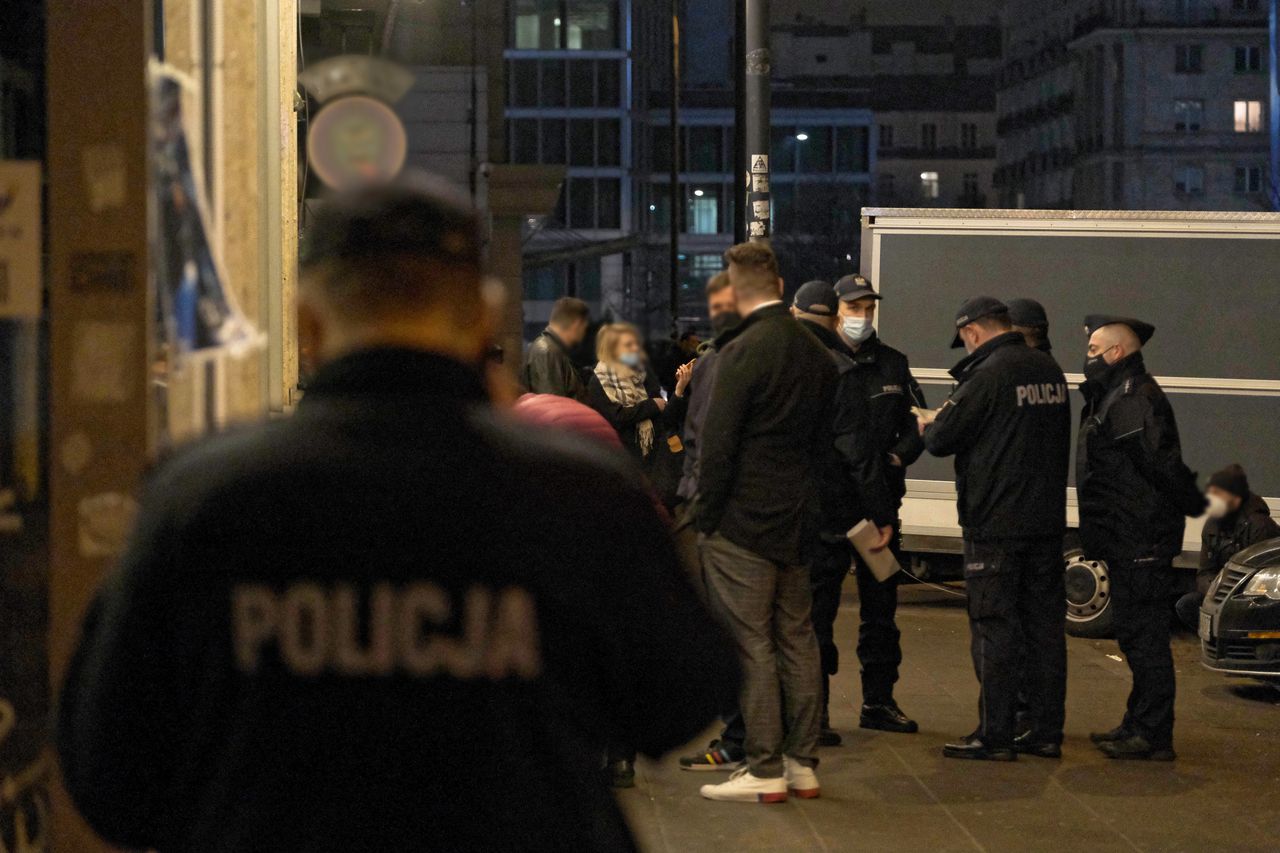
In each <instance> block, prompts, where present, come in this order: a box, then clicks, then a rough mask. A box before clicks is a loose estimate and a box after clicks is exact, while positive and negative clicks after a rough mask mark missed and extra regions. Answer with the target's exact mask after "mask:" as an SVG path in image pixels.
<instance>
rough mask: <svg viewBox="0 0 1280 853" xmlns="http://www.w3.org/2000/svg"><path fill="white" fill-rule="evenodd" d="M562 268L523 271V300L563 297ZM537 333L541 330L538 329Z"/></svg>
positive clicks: (527, 269)
mask: <svg viewBox="0 0 1280 853" xmlns="http://www.w3.org/2000/svg"><path fill="white" fill-rule="evenodd" d="M564 291H565V286H564V267H562V266H550V267H537V268H536V269H529V268H528V267H525V270H524V298H525V299H537V300H545V301H548V302H549V301H551V300H553V299H559V298H560V297H561V296H564ZM537 331H538V333H541V332H542V328H541V327H539V328H538V330H537Z"/></svg>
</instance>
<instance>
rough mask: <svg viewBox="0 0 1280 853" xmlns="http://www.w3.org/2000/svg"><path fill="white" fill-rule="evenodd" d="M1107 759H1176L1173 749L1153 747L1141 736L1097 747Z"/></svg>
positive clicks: (1107, 742)
mask: <svg viewBox="0 0 1280 853" xmlns="http://www.w3.org/2000/svg"><path fill="white" fill-rule="evenodd" d="M1098 750H1099V751H1100V752H1101V753H1102V754H1103V755H1105V756H1106V757H1107V758H1119V759H1128V760H1130V761H1173V760H1174V759H1175V758H1177V755H1175V754H1174V751H1173V747H1155V746H1152V745H1151V741H1149V740H1147V739H1146V738H1144V737H1143V736H1142V735H1130V736H1129V737H1127V738H1125V739H1124V740H1109V741H1106V742H1104V743H1101V744H1099V745H1098Z"/></svg>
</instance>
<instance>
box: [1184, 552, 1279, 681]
mask: <svg viewBox="0 0 1280 853" xmlns="http://www.w3.org/2000/svg"><path fill="white" fill-rule="evenodd" d="M1200 647H1201V650H1202V654H1203V660H1204V665H1205V666H1206V667H1208V668H1209V669H1212V670H1217V671H1218V672H1225V673H1228V674H1230V675H1248V676H1253V677H1254V678H1261V679H1264V680H1267V681H1278V682H1280V538H1277V539H1268V540H1266V541H1265V542H1259V543H1258V544H1257V545H1253V546H1251V547H1249V548H1246V549H1244V550H1243V551H1241V552H1240V553H1239V554H1236V555H1235V556H1234V557H1232V558H1231V560H1230V562H1228V563H1227V565H1226V567H1225V568H1223V570H1222V572H1221V573H1220V574H1219V575H1218V577H1217V578H1216V579H1215V580H1214V582H1213V585H1212V586H1210V587H1209V592H1208V593H1207V594H1206V595H1205V599H1204V604H1203V605H1201V607H1200Z"/></svg>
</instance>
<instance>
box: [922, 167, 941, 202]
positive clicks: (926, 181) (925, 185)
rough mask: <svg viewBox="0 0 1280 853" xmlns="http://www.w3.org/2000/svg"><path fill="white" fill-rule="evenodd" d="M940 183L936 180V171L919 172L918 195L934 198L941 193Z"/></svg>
mask: <svg viewBox="0 0 1280 853" xmlns="http://www.w3.org/2000/svg"><path fill="white" fill-rule="evenodd" d="M941 191H942V185H941V182H940V181H939V180H938V173H937V172H921V173H920V196H921V198H926V199H936V198H937V197H938V196H939V195H941Z"/></svg>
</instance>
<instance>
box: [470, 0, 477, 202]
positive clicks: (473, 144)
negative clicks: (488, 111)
mask: <svg viewBox="0 0 1280 853" xmlns="http://www.w3.org/2000/svg"><path fill="white" fill-rule="evenodd" d="M476 3H477V0H471V4H470V5H471V109H470V110H469V118H470V122H469V123H470V125H471V127H470V128H468V130H469V131H470V134H471V138H470V139H469V140H468V142H469V145H470V160H469V166H468V169H467V171H468V172H469V174H468V176H467V177H468V178H469V182H470V189H471V203H472V204H475V202H476V196H477V194H478V186H477V182H478V179H479V172H480V163H479V162H478V160H479V156H480V153H479V152H480V139H479V136H480V116H479V115H478V114H477V113H478V112H479V109H480V92H479V89H478V85H477V82H476V76H477V72H476V62H477V60H478V54H479V52H480V49H479V40H480V32H479V29H480V28H479V26H478V22H477V21H476Z"/></svg>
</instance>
